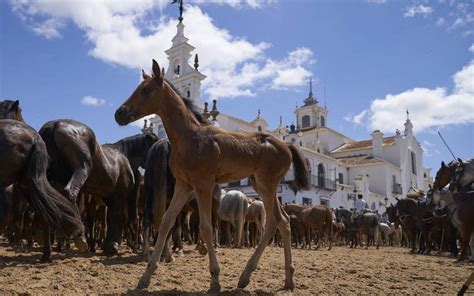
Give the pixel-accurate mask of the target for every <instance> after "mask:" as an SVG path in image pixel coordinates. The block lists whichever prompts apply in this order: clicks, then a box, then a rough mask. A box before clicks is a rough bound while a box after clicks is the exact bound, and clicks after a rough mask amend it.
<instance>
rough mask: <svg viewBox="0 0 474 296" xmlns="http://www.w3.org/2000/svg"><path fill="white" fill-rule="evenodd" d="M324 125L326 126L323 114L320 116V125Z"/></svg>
mask: <svg viewBox="0 0 474 296" xmlns="http://www.w3.org/2000/svg"><path fill="white" fill-rule="evenodd" d="M324 126H326V119H325V118H324V116H321V127H324Z"/></svg>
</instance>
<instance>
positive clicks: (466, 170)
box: [451, 158, 474, 189]
mask: <svg viewBox="0 0 474 296" xmlns="http://www.w3.org/2000/svg"><path fill="white" fill-rule="evenodd" d="M458 160H459V164H460V165H459V167H458V168H456V170H455V172H454V177H453V179H452V180H451V182H454V183H457V185H459V186H460V187H463V188H465V187H467V186H468V185H469V184H471V188H470V189H474V188H473V185H474V158H471V159H468V160H466V161H462V160H461V159H458Z"/></svg>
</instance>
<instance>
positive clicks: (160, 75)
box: [152, 60, 163, 86]
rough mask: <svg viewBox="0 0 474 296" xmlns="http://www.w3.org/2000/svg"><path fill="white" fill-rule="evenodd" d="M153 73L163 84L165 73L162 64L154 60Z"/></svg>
mask: <svg viewBox="0 0 474 296" xmlns="http://www.w3.org/2000/svg"><path fill="white" fill-rule="evenodd" d="M152 69H153V75H155V78H156V79H157V80H156V81H157V82H158V85H160V86H161V85H163V73H161V68H160V65H158V62H157V61H155V60H153V66H152Z"/></svg>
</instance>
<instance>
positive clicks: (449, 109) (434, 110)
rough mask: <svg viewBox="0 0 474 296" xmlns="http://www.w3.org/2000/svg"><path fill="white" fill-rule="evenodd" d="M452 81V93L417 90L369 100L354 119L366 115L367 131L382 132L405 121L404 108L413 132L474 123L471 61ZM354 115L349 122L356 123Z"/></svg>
mask: <svg viewBox="0 0 474 296" xmlns="http://www.w3.org/2000/svg"><path fill="white" fill-rule="evenodd" d="M453 81H454V88H453V90H452V91H451V92H448V90H447V89H446V88H445V87H437V88H434V89H429V88H422V87H418V88H413V89H409V90H407V91H404V92H402V93H399V94H394V95H392V94H388V95H387V96H385V98H383V99H375V100H374V101H372V103H371V105H370V108H369V109H367V110H364V111H362V112H361V113H359V114H358V115H356V116H361V117H362V118H363V117H365V116H366V115H367V116H368V117H367V121H368V122H367V126H368V130H374V129H379V130H381V131H383V132H393V131H395V130H396V129H397V128H400V126H401V125H402V123H403V122H404V121H405V119H406V113H405V112H406V110H407V109H408V110H409V111H410V120H411V121H412V123H413V126H414V127H413V128H414V130H415V131H423V130H429V129H432V128H438V127H442V126H447V125H454V124H470V123H474V61H471V62H470V63H469V64H468V65H466V66H465V67H463V68H462V69H461V70H460V71H458V72H457V73H456V74H454V75H453ZM364 112H367V114H366V113H364ZM362 114H363V115H362ZM356 116H353V117H349V118H348V119H349V120H351V121H352V122H356V119H355V117H356Z"/></svg>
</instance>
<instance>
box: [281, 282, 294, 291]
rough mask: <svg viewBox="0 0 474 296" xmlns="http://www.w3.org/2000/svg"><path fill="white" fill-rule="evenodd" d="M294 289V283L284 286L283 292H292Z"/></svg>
mask: <svg viewBox="0 0 474 296" xmlns="http://www.w3.org/2000/svg"><path fill="white" fill-rule="evenodd" d="M294 289H295V284H294V283H288V284H285V286H284V287H283V290H285V291H293V290H294Z"/></svg>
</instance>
